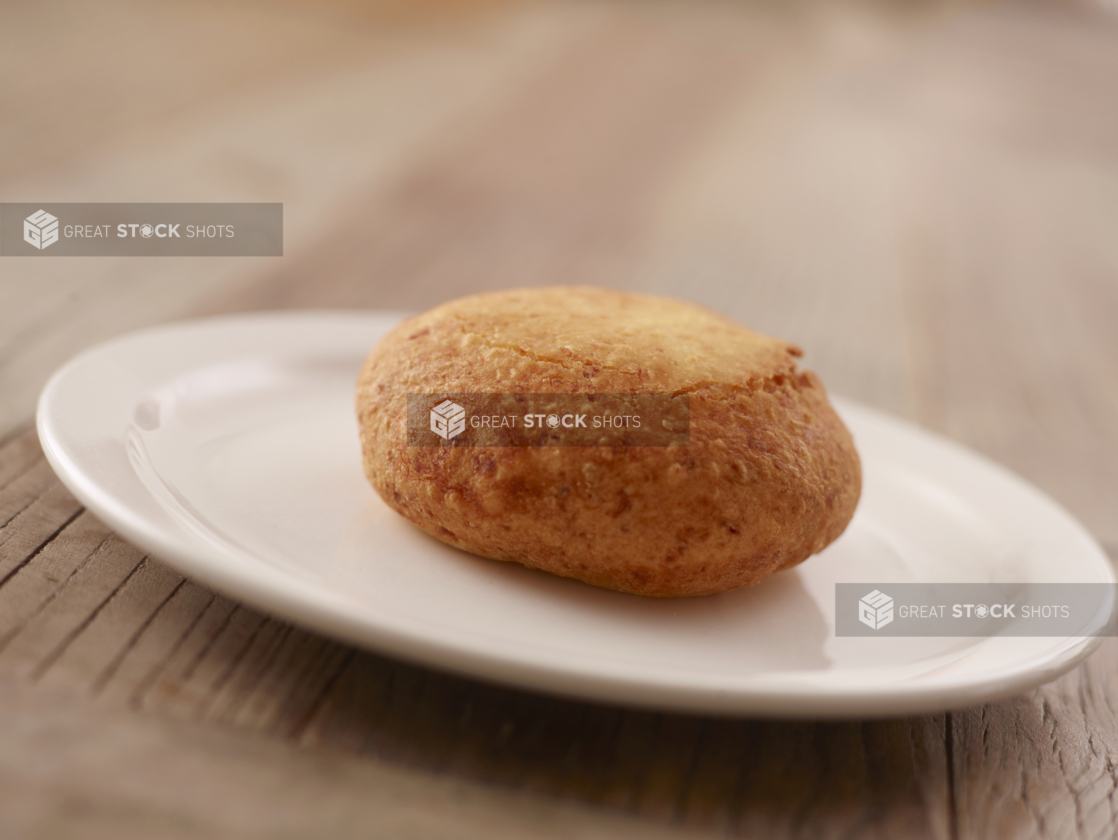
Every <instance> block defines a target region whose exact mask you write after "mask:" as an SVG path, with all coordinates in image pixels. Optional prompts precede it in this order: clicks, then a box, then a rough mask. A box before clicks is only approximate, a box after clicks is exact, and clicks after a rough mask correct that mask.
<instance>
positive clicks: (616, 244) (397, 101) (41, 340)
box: [0, 0, 1118, 546]
mask: <svg viewBox="0 0 1118 840" xmlns="http://www.w3.org/2000/svg"><path fill="white" fill-rule="evenodd" d="M0 17H2V20H3V25H0V114H2V115H3V116H2V119H0V148H2V150H3V154H0V200H2V201H5V202H24V201H26V202H35V201H44V202H46V201H59V202H61V201H89V202H94V201H99V202H115V201H152V202H187V201H202V202H216V201H262V202H276V201H278V202H283V205H284V217H285V222H284V233H285V242H284V256H283V257H280V258H205V259H203V258H163V259H157V258H151V259H149V258H143V259H140V258H57V259H46V258H43V259H37V258H23V257H20V258H3V259H0V394H2V395H3V396H2V399H0V434H6V433H8V432H10V431H12V430H13V429H16V428H18V427H20V426H22V425H23V424H26V423H27V422H28V421H29V420H30V418H31V417H32V414H33V409H34V401H35V398H36V396H37V394H38V391H39V389H40V388H41V386H42V384H43V382H44V381H45V379H46V377H47V376H48V375H49V373H50V372H51V371H52V370H53V369H54V368H55V367H57V366H58V365H59V364H61V363H62V362H63V361H65V360H66V359H67V358H68V357H69V356H70V355H72V354H73V353H74V352H76V351H78V350H80V349H82V348H84V347H86V346H89V345H90V344H92V343H94V342H96V341H99V340H101V339H104V338H107V337H110V336H112V335H115V334H119V333H121V332H124V331H127V330H130V329H134V328H136V327H139V326H142V325H146V324H152V323H158V322H162V321H167V320H171V319H177V318H181V317H189V316H196V315H200V314H211V313H216V312H224V311H233V310H248V309H272V308H287V307H367V308H391V309H409V310H411V309H421V308H425V307H428V306H431V305H433V304H436V303H438V302H440V301H442V300H445V299H447V298H450V297H454V296H457V295H461V294H465V293H469V292H474V291H480V290H485V289H498V288H508V287H515V286H534V285H543V284H553V283H590V284H600V285H604V286H612V287H617V288H626V289H633V290H641V291H649V292H656V293H662V294H669V295H676V296H679V297H684V298H689V299H691V300H695V301H699V302H701V303H704V304H707V305H709V306H712V307H714V308H716V309H719V310H721V311H723V312H725V313H727V314H729V315H730V316H732V317H734V318H736V319H738V320H740V321H741V322H743V323H745V324H747V325H749V326H751V327H754V328H756V329H758V330H761V331H764V332H769V333H772V334H775V335H779V336H781V337H783V338H787V339H789V340H792V341H795V342H798V343H800V344H801V345H803V346H804V348H805V350H806V351H807V355H806V360H805V361H806V364H807V365H808V366H809V367H811V368H813V369H815V370H816V371H817V372H819V373H820V375H821V376H822V377H823V380H824V382H825V383H826V384H827V385H828V387H829V389H830V390H831V391H832V392H835V393H839V394H842V395H845V396H849V397H853V398H855V399H859V400H862V401H865V402H868V403H870V404H873V405H876V406H879V407H881V408H883V409H885V410H887V411H890V412H893V413H896V414H899V415H902V416H905V417H908V418H910V419H913V420H915V421H917V422H919V423H921V424H923V425H925V426H926V427H930V428H932V429H935V430H938V431H941V432H944V433H946V434H949V435H951V436H953V437H955V438H956V439H959V440H962V441H963V442H965V443H967V444H968V445H970V446H973V447H975V448H977V449H979V450H980V451H983V452H985V453H987V454H989V455H991V456H992V457H994V458H996V459H998V460H1000V461H1002V462H1003V463H1006V464H1008V465H1009V466H1011V467H1012V468H1014V469H1015V470H1017V471H1019V472H1021V473H1023V474H1024V475H1025V476H1026V477H1029V478H1031V479H1032V480H1034V481H1037V482H1039V483H1041V485H1042V486H1043V487H1044V488H1045V489H1046V490H1047V491H1048V492H1050V493H1052V494H1053V495H1055V496H1056V497H1057V498H1058V499H1059V500H1060V501H1062V502H1063V503H1064V504H1066V505H1068V506H1069V507H1070V508H1072V510H1073V511H1074V512H1075V513H1076V514H1077V515H1078V516H1079V517H1081V518H1082V519H1083V520H1084V521H1085V522H1086V524H1087V525H1088V526H1089V527H1090V528H1091V530H1092V531H1093V532H1094V533H1095V534H1096V536H1098V537H1100V538H1101V539H1102V540H1103V541H1104V542H1106V543H1108V544H1110V545H1112V546H1114V545H1118V519H1116V518H1115V516H1114V511H1116V510H1118V482H1116V481H1115V480H1114V478H1113V477H1114V476H1115V475H1118V330H1116V329H1115V326H1116V325H1118V4H1115V3H1114V2H1104V0H1098V2H1095V3H1091V2H1086V1H1085V0H1084V1H1083V2H1058V1H1057V0H1029V1H1028V2H1025V1H1024V0H1009V2H1003V3H998V4H992V3H982V2H965V0H951V1H948V0H942V1H941V0H908V2H903V1H902V0H840V2H810V0H790V2H777V0H754V2H744V0H739V1H738V2H731V1H730V0H646V1H645V2H637V0H630V1H629V2H624V1H622V0H414V2H407V0H364V1H363V2H353V1H352V0H317V2H314V3H311V2H308V1H307V0H278V1H277V2H267V3H265V2H255V0H239V2H238V0H233V2H221V3H217V2H208V1H207V0H187V1H186V2H175V3H169V2H151V0H148V2H142V3H141V2H138V0H135V1H134V0H105V2H101V3H97V4H90V3H84V4H83V3H76V2H73V3H67V2H53V1H52V0H39V2H34V3H22V4H5V5H4V7H3V9H2V10H0ZM1054 395H1056V396H1054Z"/></svg>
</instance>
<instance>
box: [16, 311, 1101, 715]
mask: <svg viewBox="0 0 1118 840" xmlns="http://www.w3.org/2000/svg"><path fill="white" fill-rule="evenodd" d="M399 317H400V316H399V315H397V314H389V313H340V312H308V313H288V314H280V313H275V314H273V313H268V314H258V315H248V316H235V317H227V318H216V319H210V320H204V321H195V322H186V323H181V324H172V325H169V326H163V327H158V328H155V329H149V330H146V331H142V332H138V333H134V334H132V335H129V336H125V337H123V338H119V339H116V340H114V341H111V342H108V343H106V344H103V345H100V346H98V347H95V348H93V349H92V350H89V351H87V352H85V353H83V354H81V355H80V356H78V357H77V358H75V359H73V360H72V361H71V362H69V363H68V364H67V365H66V366H65V367H63V368H62V369H61V370H59V371H58V372H57V373H56V374H55V376H54V377H53V378H52V379H51V381H50V382H49V383H48V385H47V387H46V389H45V390H44V391H43V394H42V397H41V400H40V403H39V412H38V425H39V436H40V438H41V440H42V443H43V447H44V449H45V451H46V454H47V457H48V458H49V460H50V463H51V464H52V465H53V467H54V469H55V470H56V471H57V472H58V474H59V476H60V477H61V479H62V480H63V482H65V484H66V486H67V487H69V488H70V490H71V491H72V492H73V493H74V495H76V496H77V497H78V499H80V500H81V501H82V502H83V503H84V504H85V505H86V506H87V507H88V508H89V509H90V510H91V511H93V512H94V513H95V514H97V515H98V516H99V517H101V518H102V519H103V520H104V521H105V522H106V523H108V524H109V525H111V526H112V527H113V528H115V529H117V530H118V531H119V532H120V533H121V534H123V535H124V536H125V537H126V538H128V539H129V540H131V541H132V542H134V543H135V544H136V545H137V546H140V547H141V548H143V549H144V550H146V551H150V552H152V553H153V554H154V555H156V556H158V557H160V558H161V559H163V560H165V561H166V562H168V563H170V564H171V565H173V566H175V567H176V568H177V569H179V570H180V571H181V572H183V573H184V574H186V575H189V576H191V577H194V578H197V579H198V580H200V581H203V582H204V583H206V584H209V585H211V586H213V587H215V588H217V589H219V590H222V591H223V592H225V593H227V594H229V595H231V596H233V597H235V598H238V599H241V600H244V601H246V602H248V603H250V604H252V605H254V606H255V607H257V608H259V609H262V610H265V611H267V612H270V613H272V614H274V615H277V616H282V617H284V618H287V619H290V620H292V621H295V622H298V623H300V624H303V625H306V626H308V627H312V628H314V629H316V630H319V631H322V632H324V633H328V634H331V635H333V636H337V637H339V638H342V639H346V640H348V641H350V642H353V643H356V644H358V645H364V646H368V647H370V648H373V649H376V650H379V651H383V652H385V653H388V654H392V655H396V656H401V657H405V658H408V659H411V660H415V661H418V662H422V663H426V664H429V665H433V666H435V667H438V668H444V669H448V670H451V671H456V672H459V673H463V674H468V675H472V676H476V677H482V678H485V679H490V680H496V681H499V682H503V683H506V684H510V685H515V686H520V687H525V688H530V689H537V690H540V691H545V692H554V693H558V694H565V695H571V696H576V697H583V698H591V699H596V700H604V701H613V702H619V703H625V704H635V705H641V706H649V707H656V708H663V709H676V710H688V711H701V712H710V713H717V714H742V715H773V716H812V717H837V716H867V715H884V714H901V713H915V712H924V711H932V710H937V709H944V708H949V707H957V706H963V705H967V704H971V703H976V702H979V701H984V700H991V699H995V698H998V697H1002V696H1006V695H1009V694H1012V693H1015V692H1017V691H1020V690H1022V689H1024V688H1027V687H1030V686H1033V685H1037V684H1040V683H1042V682H1046V681H1048V680H1050V679H1052V678H1054V677H1055V676H1057V675H1058V674H1060V673H1062V672H1063V671H1065V670H1067V669H1068V668H1070V667H1072V666H1073V665H1074V664H1075V663H1077V662H1078V661H1080V660H1081V659H1082V658H1083V657H1085V656H1086V655H1087V654H1088V653H1089V652H1090V651H1091V650H1092V649H1093V648H1094V646H1095V644H1096V643H1097V641H1098V639H1097V638H1091V637H1073V638H1050V637H1041V638H1029V637H1017V638H1006V637H993V638H896V637H894V638H856V637H843V638H837V637H836V636H835V632H834V627H835V622H834V599H835V588H834V585H835V583H836V582H840V581H850V582H875V583H877V582H897V581H913V582H921V581H927V582H956V581H959V582H964V581H965V582H1070V581H1075V582H1099V583H1111V582H1113V576H1112V573H1111V570H1110V565H1109V563H1108V562H1107V559H1106V557H1105V556H1104V555H1103V554H1102V552H1101V550H1100V549H1099V548H1098V546H1097V544H1095V543H1094V541H1093V540H1092V539H1091V538H1090V537H1089V536H1088V535H1087V534H1086V533H1085V531H1084V530H1083V528H1082V527H1081V526H1080V525H1079V524H1078V523H1076V522H1075V521H1074V520H1073V519H1072V518H1071V517H1070V516H1068V515H1067V514H1066V513H1065V512H1063V511H1062V510H1061V509H1060V508H1059V507H1057V506H1056V505H1055V504H1054V503H1053V502H1052V501H1050V500H1049V499H1048V498H1047V497H1045V496H1044V495H1043V494H1041V493H1040V492H1039V491H1037V490H1036V489H1034V488H1032V487H1031V486H1029V485H1028V484H1026V483H1025V482H1023V481H1022V480H1021V479H1018V478H1016V477H1015V476H1013V475H1012V474H1010V473H1009V472H1007V471H1005V470H1004V469H1002V468H1000V467H998V466H996V465H994V464H992V463H990V462H989V461H986V460H984V459H982V458H981V457H979V456H977V455H974V454H972V453H970V452H968V451H966V450H964V449H962V448H960V447H959V446H956V445H954V444H952V443H950V442H948V441H945V440H943V439H940V438H937V437H935V436H933V435H931V434H929V433H927V432H924V431H922V430H920V429H918V428H916V427H914V426H911V425H908V424H905V423H902V422H900V421H898V420H895V419H893V418H890V417H888V416H886V415H883V414H880V413H878V412H875V411H872V410H870V409H867V408H863V407H860V406H858V405H855V404H853V403H850V402H847V401H836V404H837V405H838V408H839V410H840V412H841V414H842V416H843V418H844V419H845V421H846V422H847V424H848V425H849V427H850V429H851V431H852V432H853V434H854V437H855V441H856V443H857V446H858V450H859V452H860V453H861V456H862V463H863V468H864V471H865V486H864V490H863V495H862V500H861V503H860V505H859V508H858V512H857V514H856V516H855V518H854V520H853V522H852V523H851V524H850V526H849V528H847V530H846V533H845V534H844V535H843V536H842V537H841V538H840V539H839V540H838V541H836V542H835V543H834V544H833V545H831V546H830V547H829V548H828V549H827V550H826V551H824V552H823V553H822V554H820V555H818V556H816V557H813V558H811V559H810V560H808V561H807V562H806V563H804V564H803V565H801V566H799V567H798V568H796V569H794V570H791V571H787V572H783V573H780V574H778V575H775V576H774V577H772V578H769V579H768V580H767V581H765V582H764V583H762V584H760V585H759V586H756V587H753V588H750V589H745V590H739V591H736V592H731V593H728V594H723V595H716V596H711V597H706V598H691V599H681V600H650V599H644V598H639V597H635V596H629V595H621V594H617V593H614V592H608V591H605V590H601V589H595V588H593V587H590V586H587V585H584V584H581V583H578V582H575V581H570V580H565V579H561V578H557V577H553V576H551V575H547V574H544V573H542V572H534V571H529V570H527V569H525V568H522V567H520V566H519V565H516V564H505V563H498V562H494V561H491V560H485V559H482V558H479V557H475V556H473V555H470V554H467V553H464V552H461V551H458V550H456V549H453V548H450V547H448V546H446V545H444V544H442V543H440V542H438V541H436V540H434V539H432V538H430V537H428V536H427V535H426V534H424V533H423V532H421V531H419V530H418V529H417V528H415V527H413V526H412V525H411V524H409V523H408V522H407V521H405V520H404V519H402V518H401V517H399V516H397V515H396V514H395V513H393V512H392V511H391V510H390V509H389V508H388V507H387V506H385V505H384V504H383V503H382V502H381V501H380V499H379V498H378V497H377V496H376V494H375V493H374V492H373V491H372V489H371V488H370V487H369V485H368V484H367V483H366V481H365V478H364V475H363V474H362V469H361V453H360V447H359V444H358V436H357V424H356V420H355V415H354V408H353V402H354V384H355V381H356V376H357V372H358V369H359V368H360V366H361V363H362V361H363V359H364V357H365V355H366V353H367V352H368V351H369V349H370V348H372V346H373V345H374V344H376V342H377V340H378V339H379V338H380V336H381V335H382V334H383V333H384V332H385V331H386V330H387V329H388V328H390V327H391V326H392V325H393V324H394V323H395V322H396V321H397V320H398V318H399Z"/></svg>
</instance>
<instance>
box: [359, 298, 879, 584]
mask: <svg viewBox="0 0 1118 840" xmlns="http://www.w3.org/2000/svg"><path fill="white" fill-rule="evenodd" d="M799 355H800V350H799V349H798V348H797V347H795V346H794V345H791V344H788V343H786V342H783V341H780V340H778V339H773V338H769V337H767V336H762V335H760V334H758V333H754V332H751V331H750V330H747V329H745V328H744V327H741V326H739V325H738V324H736V323H734V322H733V321H730V320H729V319H727V318H724V317H722V316H720V315H718V314H716V313H714V312H711V311H710V310H707V309H704V308H702V307H699V306H696V305H694V304H689V303H684V302H681V301H677V300H672V299H668V298H659V297H651V296H645V295H631V294H624V293H620V292H613V291H606V290H602V289H592V288H547V289H531V290H518V291H511V292H500V293H493V294H485V295H476V296H473V297H468V298H462V299H459V300H456V301H451V302H450V303H447V304H444V305H443V306H440V307H438V308H436V309H433V310H431V311H429V312H426V313H424V314H422V315H419V316H417V317H415V318H409V319H408V320H406V321H404V322H403V323H401V324H400V325H399V326H397V327H396V328H395V329H394V330H392V331H391V332H390V333H389V334H388V335H386V336H385V337H384V339H383V340H382V341H381V342H380V344H378V345H377V347H376V348H375V349H374V350H373V351H372V353H371V354H370V355H369V358H368V360H367V361H366V363H365V366H364V368H363V369H362V372H361V376H360V379H359V381H358V392H357V409H358V419H359V423H360V428H361V444H362V451H363V454H364V463H365V473H366V475H367V476H368V478H369V481H370V482H371V483H372V485H373V487H374V488H375V489H376V491H377V492H378V493H379V494H380V496H381V497H382V498H383V499H384V500H385V501H386V502H387V503H388V504H389V505H390V506H392V507H393V508H394V509H395V510H396V511H397V512H398V513H400V514H401V515H403V516H405V517H407V518H408V519H409V520H411V521H412V522H413V523H415V524H416V525H418V526H419V527H420V528H422V529H423V530H425V531H427V532H428V533H430V534H432V535H433V536H435V537H438V538H439V539H441V540H443V541H444V542H447V543H450V544H451V545H455V546H458V547H459V548H463V549H465V550H467V551H471V552H473V553H475V554H480V555H483V556H485V557H491V558H494V559H497V560H510V561H517V562H520V563H523V564H524V565H527V566H531V567H534V568H539V569H544V570H545V571H549V572H553V573H555V574H559V575H564V576H568V577H573V578H578V579H580V580H584V581H586V582H587V583H592V584H595V585H598V586H604V587H607V588H610V589H617V590H621V591H624V592H632V593H636V594H640V595H651V596H659V597H671V596H683V595H704V594H710V593H714V592H723V591H726V590H729V589H734V588H737V587H740V586H749V585H751V584H754V583H757V582H759V581H760V580H762V579H764V578H765V577H767V576H768V575H770V574H772V573H773V572H775V571H778V570H780V569H783V568H788V567H790V566H794V565H796V564H797V563H800V562H802V561H803V560H805V559H806V558H807V557H808V556H810V555H811V554H814V553H816V552H818V551H820V550H822V549H823V548H824V547H825V546H826V545H828V544H829V543H830V542H832V541H833V540H834V539H835V538H836V537H838V535H839V534H841V533H842V531H843V530H844V529H845V528H846V525H847V523H848V522H849V521H850V519H851V517H852V516H853V514H854V508H855V506H856V505H857V502H858V497H859V494H860V492H861V468H860V464H859V460H858V455H857V452H856V451H855V449H854V444H853V441H852V439H851V437H850V433H849V432H848V431H847V430H846V428H845V427H844V426H843V424H842V422H841V421H840V420H839V418H838V416H837V415H836V414H835V412H834V410H833V409H832V408H831V405H830V403H829V402H828V401H827V396H826V393H825V392H824V390H823V386H822V384H821V383H820V382H819V380H818V379H817V378H816V377H815V376H814V374H812V373H810V372H799V371H797V369H796V361H795V359H796V357H797V356H799ZM429 392H443V393H479V392H509V393H518V392H523V393H540V392H547V393H553V392H554V393H568V392H569V393H575V392H579V393H636V392H644V393H650V392H657V393H663V392H673V393H687V394H689V399H690V414H691V427H690V444H689V445H688V446H686V447H629V448H625V447H612V448H606V447H563V448H560V447H467V446H447V447H415V446H413V447H409V446H408V442H407V430H406V422H405V420H406V400H407V397H406V395H407V394H408V393H429Z"/></svg>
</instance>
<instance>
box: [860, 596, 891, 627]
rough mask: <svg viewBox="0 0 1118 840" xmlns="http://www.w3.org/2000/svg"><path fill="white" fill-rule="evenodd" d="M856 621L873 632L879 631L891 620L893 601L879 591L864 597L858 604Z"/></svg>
mask: <svg viewBox="0 0 1118 840" xmlns="http://www.w3.org/2000/svg"><path fill="white" fill-rule="evenodd" d="M858 620H859V621H860V622H862V623H863V624H865V625H866V626H867V627H870V628H871V629H873V630H880V629H881V628H882V627H884V626H885V625H886V624H888V623H889V622H891V621H892V620H893V599H892V598H890V597H889V596H888V595H886V594H885V593H884V592H882V591H881V590H879V589H875V590H874V591H873V592H871V593H870V594H869V595H864V596H863V597H862V600H860V601H859V602H858Z"/></svg>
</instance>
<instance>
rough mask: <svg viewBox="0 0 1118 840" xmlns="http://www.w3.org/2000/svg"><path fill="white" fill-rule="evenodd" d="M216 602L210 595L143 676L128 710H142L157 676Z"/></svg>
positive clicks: (215, 596)
mask: <svg viewBox="0 0 1118 840" xmlns="http://www.w3.org/2000/svg"><path fill="white" fill-rule="evenodd" d="M186 582H187V581H186V580H184V581H183V583H184V584H185V583H186ZM216 600H217V594H216V593H211V594H210V599H209V600H208V601H207V602H206V605H205V606H204V607H202V609H200V610H199V611H198V614H197V615H196V616H194V618H193V620H192V621H191V622H190V623H189V624H188V625H187V627H186V629H185V630H183V631H182V633H180V634H179V637H178V638H177V639H176V640H175V642H174V644H172V645H171V648H170V650H168V652H167V655H166V656H165V657H164V658H163V659H162V660H161V661H159V662H156V663H155V665H154V666H153V667H152V668H151V670H149V671H148V673H147V674H146V675H144V678H143V679H142V680H140V681H139V682H138V683H137V684H136V687H135V688H134V689H133V691H132V695H131V697H130V698H129V701H128V706H129V708H132V709H137V710H138V709H140V708H142V706H143V703H144V697H145V696H146V695H147V693H148V692H149V691H150V690H151V689H152V686H154V685H155V683H156V681H157V680H158V679H159V675H160V674H162V673H163V671H164V669H165V668H166V667H167V664H168V663H169V662H171V661H172V660H173V659H174V658H175V654H177V653H178V652H179V650H180V649H181V648H182V646H183V645H184V644H185V643H186V640H187V639H188V638H189V637H190V634H191V633H193V632H194V628H195V627H197V626H198V622H200V621H201V620H202V618H203V617H204V616H205V615H206V613H207V612H208V611H209V609H210V607H211V606H213V604H214V602H215V601H216Z"/></svg>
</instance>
